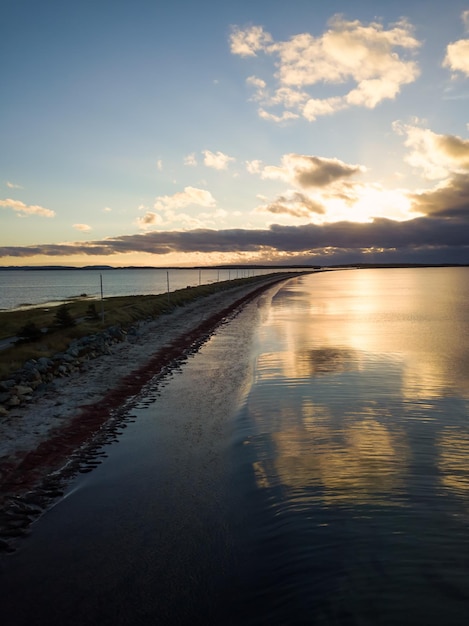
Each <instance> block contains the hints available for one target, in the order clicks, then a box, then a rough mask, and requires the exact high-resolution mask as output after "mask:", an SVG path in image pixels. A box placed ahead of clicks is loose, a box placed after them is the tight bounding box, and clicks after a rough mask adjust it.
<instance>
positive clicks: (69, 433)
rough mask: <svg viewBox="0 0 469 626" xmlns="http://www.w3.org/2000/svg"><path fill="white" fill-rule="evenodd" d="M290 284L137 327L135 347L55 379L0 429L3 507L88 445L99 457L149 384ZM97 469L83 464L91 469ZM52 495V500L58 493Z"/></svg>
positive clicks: (253, 289)
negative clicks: (244, 309) (245, 309)
mask: <svg viewBox="0 0 469 626" xmlns="http://www.w3.org/2000/svg"><path fill="white" fill-rule="evenodd" d="M291 277H292V275H291V274H290V275H288V276H283V277H282V278H279V276H278V275H277V276H275V277H266V278H265V280H263V281H261V282H259V281H258V282H255V283H253V284H250V285H245V286H242V287H236V288H233V289H231V290H228V291H225V292H220V293H216V294H213V295H211V296H207V297H205V298H200V299H198V300H196V301H194V302H192V303H191V304H189V305H187V306H185V307H180V308H177V309H175V310H174V311H172V312H171V313H170V314H168V315H162V316H161V317H159V318H157V319H156V320H153V321H150V322H145V323H142V324H141V325H140V328H139V334H138V335H137V336H136V337H135V339H134V340H133V341H132V342H130V341H125V342H122V343H119V344H115V345H114V346H113V348H112V353H111V354H109V355H103V356H100V357H99V358H97V359H94V360H92V361H89V362H87V365H86V370H85V371H84V372H80V373H78V374H76V375H72V376H69V377H66V378H59V379H57V381H56V385H55V390H54V391H50V392H47V393H46V394H45V395H43V396H41V397H39V398H37V399H35V400H34V401H33V402H31V403H30V404H29V405H26V406H22V407H19V408H17V409H15V410H12V411H11V413H10V415H9V416H8V418H6V419H5V420H2V421H1V422H0V505H1V504H2V502H3V504H5V503H8V502H11V501H12V499H16V500H15V501H16V502H17V503H18V498H24V495H25V494H27V493H32V492H33V491H34V489H37V487H38V485H40V484H41V481H42V482H43V481H44V479H45V478H46V477H47V476H50V475H51V474H53V473H54V472H55V473H56V474H57V475H58V474H60V471H59V470H60V469H62V470H63V468H64V467H67V466H70V458H71V457H73V456H75V457H77V451H80V450H82V451H83V454H84V456H85V457H86V456H88V457H89V456H90V451H89V450H88V453H86V445H87V444H88V445H91V444H90V441H92V440H93V441H94V444H93V445H92V450H93V451H96V449H97V447H99V442H98V443H96V437H98V438H99V434H100V433H101V434H103V433H107V434H108V436H109V433H111V435H112V433H113V432H114V433H115V430H116V428H117V426H115V427H114V428H113V423H114V424H117V423H118V422H116V421H115V417H116V416H118V414H119V411H120V412H121V413H122V412H123V410H124V409H125V408H126V407H128V406H129V405H130V404H131V400H132V398H134V397H135V395H136V394H137V393H138V392H139V391H140V390H141V388H142V386H143V385H145V383H146V382H148V381H150V380H151V379H152V378H153V377H154V376H157V375H162V374H164V373H165V372H167V371H168V369H170V367H171V365H174V363H175V362H177V360H178V359H180V358H182V357H183V356H184V354H187V352H188V351H190V350H192V349H194V347H196V346H197V345H198V344H200V343H201V342H202V341H203V340H204V338H206V337H207V336H208V335H209V334H210V333H211V332H212V331H213V330H214V328H215V327H216V326H217V325H218V324H219V323H220V322H222V321H223V320H224V319H225V318H226V317H227V316H229V315H230V314H233V313H234V312H235V311H236V310H237V309H238V308H239V307H240V306H242V304H244V303H245V302H246V301H248V300H251V299H252V298H254V297H256V296H257V295H259V293H261V292H262V291H264V290H265V289H266V288H267V287H269V286H270V285H272V284H274V283H277V282H279V281H283V280H288V279H290V278H291ZM113 419H114V422H113ZM114 436H115V435H114ZM78 456H80V455H79V454H78ZM83 458H84V457H83V455H82V456H81V460H82V461H83ZM94 462H95V461H90V460H88V464H90V463H91V465H89V466H90V467H92V464H93V463H94ZM72 465H73V464H72ZM76 470H77V468H76V467H75V468H74V471H76ZM74 471H72V472H71V473H74ZM49 486H50V485H49ZM46 491H47V490H46ZM49 491H50V494H49V495H50V496H53V495H54V493H55V491H56V488H55V487H54V486H52V487H51V489H49ZM56 495H58V494H56ZM2 526H4V524H2V520H1V519H0V534H2V535H4V533H3V532H2V528H1V527H2ZM13 534H14V533H13ZM17 534H19V533H17Z"/></svg>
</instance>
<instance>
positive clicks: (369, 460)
mask: <svg viewBox="0 0 469 626" xmlns="http://www.w3.org/2000/svg"><path fill="white" fill-rule="evenodd" d="M461 269H462V268H461ZM466 274H467V272H466ZM466 274H464V271H463V272H458V269H455V270H453V271H452V272H451V271H450V272H448V270H446V271H445V270H439V269H429V270H406V269H402V270H360V271H358V270H357V271H343V272H336V273H327V274H323V275H314V276H310V277H307V278H303V279H300V280H298V281H296V283H295V284H293V285H291V283H290V286H289V287H285V288H283V289H282V290H281V291H280V292H279V293H278V294H277V295H276V296H275V297H274V299H273V302H272V306H271V308H270V309H269V315H268V316H267V318H266V319H265V320H264V323H263V325H262V327H261V329H260V339H259V345H260V347H259V350H258V355H257V365H256V374H255V378H256V379H255V383H256V384H255V386H254V388H253V390H252V392H251V397H250V399H249V401H248V410H249V412H250V415H251V418H252V420H253V422H254V423H255V424H256V425H257V428H258V429H259V431H260V432H262V433H264V435H263V437H264V439H265V440H266V439H268V444H267V443H266V442H265V441H264V446H265V451H264V456H265V458H261V459H260V460H256V461H255V466H254V469H255V475H256V480H257V483H258V485H259V486H264V487H266V486H273V485H283V486H285V487H288V488H289V489H292V490H295V491H296V493H297V492H298V490H299V489H304V490H305V491H306V492H308V494H309V495H308V497H309V498H312V499H320V500H321V501H322V502H323V503H332V502H342V503H344V502H354V503H355V504H357V503H367V502H371V501H373V503H374V504H377V503H378V502H382V503H385V504H390V502H393V503H394V504H399V505H400V504H402V494H403V493H404V492H405V490H406V484H407V481H408V480H409V463H410V460H411V459H412V457H414V458H413V461H412V462H413V463H414V465H415V463H416V460H415V457H417V462H418V459H419V458H420V457H419V455H423V456H422V458H425V461H424V462H425V463H428V462H430V463H432V464H433V466H434V470H435V471H438V472H440V473H441V475H442V478H441V484H442V485H444V486H445V487H447V488H450V487H451V486H452V485H453V486H455V485H459V489H461V488H462V485H466V480H467V475H466V473H465V472H466V470H464V471H463V472H462V473H463V474H464V476H459V474H460V473H461V472H460V470H462V468H463V467H464V464H465V462H466V460H469V453H468V450H469V446H467V445H465V444H464V441H465V439H464V437H463V438H462V439H461V437H459V438H458V435H457V434H453V437H452V439H451V437H450V435H449V434H448V433H446V431H445V432H444V433H443V432H442V433H441V434H438V432H436V431H438V429H439V428H440V427H442V424H440V422H441V421H442V413H443V414H444V411H445V409H446V407H447V405H448V398H450V397H451V398H454V397H456V398H459V397H462V398H463V399H464V402H467V399H468V393H469V389H468V377H467V369H466V367H465V364H466V362H467V359H468V352H469V348H468V345H467V339H466V337H467V333H463V326H464V325H465V324H467V320H466V316H465V311H466V309H465V307H466V306H467V304H468V290H467V286H465V276H466ZM435 291H436V292H437V293H438V294H439V295H440V297H439V298H436V297H435ZM462 333H463V334H462ZM448 409H449V405H448ZM449 410H451V409H449ZM461 410H462V409H461V406H459V411H461ZM444 419H449V420H450V421H451V420H452V421H453V422H454V419H453V418H452V417H449V416H448V417H446V414H445V417H444ZM455 419H456V420H458V419H459V418H458V416H457V414H456V416H455ZM435 422H436V423H437V425H436V426H435ZM414 423H415V424H414ZM432 423H434V425H433V429H436V431H434V430H431V429H429V428H427V430H426V431H424V430H423V429H424V425H425V424H427V425H428V424H432ZM412 424H414V426H412ZM463 427H464V428H465V427H466V425H465V424H464V423H460V424H458V425H457V426H455V428H456V433H457V432H458V429H459V430H460V429H461V428H463ZM415 428H417V429H420V430H421V433H420V436H421V437H422V442H427V443H428V445H429V446H431V449H432V450H433V449H434V450H436V451H437V452H435V457H434V458H432V459H431V460H430V461H429V459H428V458H426V457H425V455H426V454H427V452H428V450H424V452H422V450H419V449H418V448H417V449H414V448H415V436H416V435H415ZM266 431H267V432H266ZM421 447H422V449H424V444H423V443H422V446H421ZM438 450H439V452H438ZM455 451H458V452H455ZM438 455H439V456H438ZM438 459H439V460H438ZM466 465H467V466H468V467H469V464H466Z"/></svg>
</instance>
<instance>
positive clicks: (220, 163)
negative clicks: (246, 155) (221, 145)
mask: <svg viewBox="0 0 469 626" xmlns="http://www.w3.org/2000/svg"><path fill="white" fill-rule="evenodd" d="M202 154H203V155H204V165H206V166H207V167H213V169H215V170H226V169H227V168H228V164H229V163H230V162H231V161H235V160H236V159H235V158H234V157H230V156H228V155H227V154H223V152H220V151H218V152H210V150H203V151H202Z"/></svg>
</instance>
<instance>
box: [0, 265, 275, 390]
mask: <svg viewBox="0 0 469 626" xmlns="http://www.w3.org/2000/svg"><path fill="white" fill-rule="evenodd" d="M274 275H275V274H270V275H269V276H270V277H272V276H274ZM278 276H282V278H284V277H285V274H278ZM265 278H266V277H265V276H255V277H251V278H240V279H236V280H230V281H222V282H217V283H211V284H208V285H200V286H197V287H187V288H185V289H178V290H177V291H172V292H171V293H170V294H169V299H168V294H158V295H146V296H117V297H112V298H106V299H105V300H104V303H103V304H104V324H103V322H102V319H101V302H100V301H93V302H95V305H96V311H97V313H98V318H94V319H92V318H91V317H90V315H89V313H90V309H89V307H90V300H89V299H88V298H86V299H85V298H83V299H76V300H73V301H71V302H67V305H66V306H67V311H68V313H69V314H70V316H71V318H72V319H73V320H75V322H76V325H74V326H69V327H57V324H56V317H57V310H58V309H57V307H48V308H43V307H37V308H32V309H27V310H15V311H1V312H0V322H1V323H0V340H1V339H7V338H10V337H17V336H19V335H20V334H21V330H22V329H24V328H25V326H27V325H28V324H29V325H30V324H34V325H35V326H36V327H37V328H40V329H47V333H43V334H42V336H41V337H40V338H39V339H38V340H36V341H31V342H28V343H20V344H15V345H12V346H11V347H9V348H6V349H4V350H1V351H0V379H5V378H8V376H9V375H11V374H12V373H13V372H15V371H16V370H18V369H20V368H21V367H22V365H23V364H24V363H25V362H26V361H28V360H29V359H37V358H39V357H41V356H52V355H54V354H56V353H57V352H62V351H64V350H65V349H66V348H67V346H68V345H69V344H70V342H71V341H72V339H76V338H79V337H84V336H85V335H91V334H94V333H97V332H99V331H101V330H103V329H104V328H108V327H109V326H116V325H117V326H120V327H122V328H124V329H125V328H128V327H129V326H131V325H132V324H133V323H135V322H137V321H139V320H145V319H149V318H152V319H154V318H156V317H158V316H159V315H162V314H163V313H168V312H170V311H171V310H173V309H175V308H176V307H180V306H184V305H186V304H189V303H190V302H192V301H194V300H196V299H198V298H201V297H204V296H208V295H210V294H213V293H217V292H220V291H225V290H228V289H233V288H234V287H240V286H243V285H247V284H253V283H256V282H262V281H263V280H264V279H265Z"/></svg>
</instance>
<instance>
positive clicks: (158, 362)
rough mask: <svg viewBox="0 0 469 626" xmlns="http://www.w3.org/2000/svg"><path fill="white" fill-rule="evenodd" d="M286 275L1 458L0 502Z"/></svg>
mask: <svg viewBox="0 0 469 626" xmlns="http://www.w3.org/2000/svg"><path fill="white" fill-rule="evenodd" d="M287 278H291V276H289V277H282V278H278V280H276V281H269V282H268V283H267V284H263V285H261V286H259V287H257V288H255V289H254V290H252V291H250V292H249V293H247V294H245V295H244V296H242V297H240V298H238V299H237V300H236V301H235V302H233V303H231V304H230V305H229V306H227V307H225V308H223V309H221V310H220V311H218V312H216V313H214V314H213V315H211V316H210V317H208V318H207V319H205V320H204V321H202V322H201V323H199V324H198V325H197V326H195V327H194V328H193V329H190V330H188V331H186V332H184V333H183V334H181V335H180V336H179V337H178V338H176V339H175V340H173V341H172V342H170V343H169V344H167V345H165V346H163V347H162V348H160V349H159V350H158V351H157V352H156V353H155V354H154V355H153V356H152V357H151V358H150V359H149V361H147V363H145V365H143V366H141V367H139V368H137V369H136V370H134V371H133V372H131V373H130V374H128V375H126V376H125V377H124V378H122V379H120V380H119V381H118V383H117V386H116V387H115V388H114V389H112V390H109V391H108V392H107V393H106V395H105V396H104V397H103V398H101V399H100V400H98V401H97V402H95V403H93V404H89V405H86V406H83V407H81V408H80V409H79V411H78V413H77V414H76V415H75V416H74V417H73V418H72V419H71V420H70V421H69V422H68V423H67V425H65V426H62V427H60V429H58V430H56V431H55V432H54V433H53V434H52V435H51V436H50V437H49V438H48V439H46V440H45V441H43V442H42V443H40V444H39V445H38V446H37V447H36V449H35V450H33V451H30V452H27V453H25V454H19V455H18V456H17V457H16V459H10V460H7V461H5V462H3V463H2V465H1V466H0V476H1V479H0V501H1V500H2V499H4V497H5V496H8V495H11V494H15V495H19V494H24V493H26V492H27V491H28V490H31V489H33V488H34V487H36V486H37V485H38V484H39V482H40V481H41V479H43V478H44V477H45V476H46V475H47V474H49V473H51V472H53V471H54V470H59V469H60V468H61V467H63V466H64V465H65V464H66V463H67V461H68V460H69V459H70V457H71V456H72V455H73V454H74V453H75V452H76V451H77V450H78V449H79V448H80V446H82V445H84V444H85V443H87V442H89V441H90V439H92V437H93V436H94V435H96V434H97V433H98V432H99V431H100V429H103V428H104V430H105V428H106V422H108V421H110V418H111V417H112V416H116V415H118V414H119V410H120V411H121V413H122V412H123V411H124V410H125V409H127V408H128V406H129V405H128V404H126V402H128V401H129V400H130V399H131V398H133V397H135V396H136V395H137V394H138V392H139V391H140V390H141V389H142V387H143V386H144V385H145V384H146V383H148V382H149V381H150V380H151V379H152V378H154V377H155V376H157V375H161V374H163V373H164V372H165V371H167V369H168V368H169V367H170V366H171V364H173V363H174V362H175V361H176V360H177V359H179V358H181V357H183V356H184V355H186V354H187V353H188V351H189V350H190V349H191V348H193V347H195V346H196V345H197V344H199V343H201V342H203V341H204V340H205V338H206V337H207V336H208V335H209V334H210V333H211V332H213V330H214V329H215V328H216V327H217V326H218V325H219V324H220V322H222V321H223V319H225V318H226V317H227V316H229V315H230V314H232V313H233V312H234V311H235V310H236V309H238V308H239V307H240V306H241V305H243V304H245V303H246V302H248V301H249V300H252V299H254V298H255V297H256V296H258V295H259V294H260V293H261V292H263V291H264V290H265V289H266V288H268V287H270V286H272V285H273V284H274V283H275V282H280V281H284V280H286V279H287Z"/></svg>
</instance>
